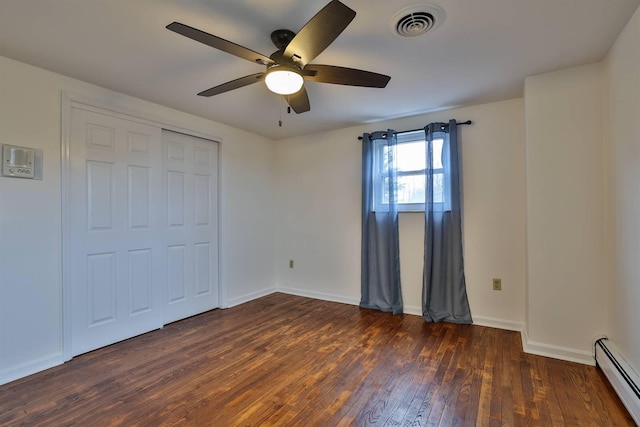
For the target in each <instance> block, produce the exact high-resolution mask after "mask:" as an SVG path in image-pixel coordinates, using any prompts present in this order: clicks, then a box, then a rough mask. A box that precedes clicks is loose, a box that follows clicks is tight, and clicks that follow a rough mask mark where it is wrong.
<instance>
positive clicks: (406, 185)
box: [382, 173, 444, 205]
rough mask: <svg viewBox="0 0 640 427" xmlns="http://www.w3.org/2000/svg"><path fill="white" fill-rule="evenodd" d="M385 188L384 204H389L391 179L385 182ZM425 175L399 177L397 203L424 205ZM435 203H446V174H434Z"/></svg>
mask: <svg viewBox="0 0 640 427" xmlns="http://www.w3.org/2000/svg"><path fill="white" fill-rule="evenodd" d="M383 182H384V188H383V194H382V203H383V204H385V205H386V204H388V203H389V179H388V178H385V179H384V180H383ZM425 192H426V189H425V179H424V175H405V176H399V177H398V186H397V193H396V197H397V200H396V203H398V204H403V203H424V197H425ZM433 203H444V174H442V173H434V174H433Z"/></svg>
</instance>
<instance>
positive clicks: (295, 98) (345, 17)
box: [167, 0, 391, 114]
mask: <svg viewBox="0 0 640 427" xmlns="http://www.w3.org/2000/svg"><path fill="white" fill-rule="evenodd" d="M355 16H356V12H355V11H354V10H352V9H350V8H349V7H347V6H345V5H344V4H343V3H341V2H340V1H338V0H332V1H331V2H329V4H327V5H326V6H325V7H324V8H322V10H320V12H318V13H317V14H316V15H315V16H314V17H313V18H311V20H310V21H309V22H307V23H306V24H305V25H304V27H302V29H301V30H300V31H299V32H298V34H295V33H294V32H293V31H290V30H276V31H274V32H273V33H271V41H272V42H273V44H274V45H275V46H276V47H277V48H278V50H277V51H275V52H274V53H273V54H271V56H269V57H267V56H264V55H262V54H260V53H258V52H255V51H253V50H251V49H248V48H246V47H244V46H240V45H238V44H235V43H233V42H230V41H228V40H225V39H222V38H220V37H217V36H214V35H212V34H209V33H205V32H204V31H201V30H198V29H196V28H193V27H190V26H188V25H185V24H181V23H179V22H173V23H171V24H169V25H167V29H169V30H171V31H174V32H176V33H178V34H181V35H183V36H185V37H188V38H190V39H193V40H195V41H198V42H200V43H204V44H206V45H208V46H211V47H213V48H215V49H219V50H221V51H223V52H227V53H229V54H231V55H235V56H237V57H240V58H242V59H246V60H247V61H251V62H253V63H257V64H261V65H264V66H266V67H267V69H266V71H264V72H261V73H255V74H250V75H248V76H244V77H240V78H239V79H235V80H232V81H230V82H227V83H223V84H221V85H218V86H215V87H212V88H211V89H207V90H205V91H202V92H200V93H199V94H198V95H200V96H213V95H218V94H220V93H224V92H228V91H230V90H233V89H238V88H241V87H244V86H247V85H250V84H253V83H257V82H259V81H262V80H264V81H265V83H266V85H267V87H268V88H269V90H271V91H272V92H275V93H277V94H280V95H286V99H287V102H288V103H289V105H290V106H291V108H292V109H293V110H294V111H295V112H296V113H298V114H299V113H304V112H305V111H309V110H310V109H311V107H310V105H309V96H308V94H307V91H306V89H305V87H304V84H303V82H304V80H308V81H312V82H319V83H334V84H340V85H347V86H364V87H374V88H384V87H385V86H387V83H389V80H390V79H391V77H389V76H385V75H383V74H378V73H374V72H371V71H364V70H358V69H354V68H345V67H337V66H333V65H320V64H310V62H311V61H313V60H314V59H315V58H316V57H317V56H318V55H319V54H320V53H321V52H322V51H324V50H325V49H326V48H327V47H328V46H329V45H330V44H331V43H332V42H333V41H334V40H335V39H336V38H337V37H338V36H339V35H340V33H342V31H344V29H345V28H346V27H347V26H348V25H349V23H350V22H351V21H352V20H353V18H354V17H355Z"/></svg>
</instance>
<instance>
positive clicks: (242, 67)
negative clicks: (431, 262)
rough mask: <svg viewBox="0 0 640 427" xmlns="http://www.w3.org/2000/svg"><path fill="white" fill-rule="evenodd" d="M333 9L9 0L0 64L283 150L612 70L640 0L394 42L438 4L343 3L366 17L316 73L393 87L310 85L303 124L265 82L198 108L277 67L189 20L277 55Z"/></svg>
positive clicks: (539, 9) (457, 18) (600, 2)
mask: <svg viewBox="0 0 640 427" xmlns="http://www.w3.org/2000/svg"><path fill="white" fill-rule="evenodd" d="M327 2H328V0H304V1H303V0H269V1H267V0H55V1H52V0H1V3H0V55H2V56H6V57H9V58H13V59H17V60H19V61H23V62H26V63H29V64H33V65H36V66H38V67H42V68H45V69H48V70H52V71H55V72H58V73H61V74H64V75H68V76H71V77H74V78H77V79H80V80H84V81H87V82H90V83H94V84H97V85H100V86H103V87H106V88H109V89H113V90H116V91H119V92H123V93H127V94H130V95H133V96H136V97H139V98H142V99H146V100H149V101H152V102H155V103H158V104H162V105H166V106H169V107H173V108H176V109H178V110H182V111H186V112H189V113H192V114H196V115H199V116H203V117H207V118H210V119H213V120H216V121H219V122H223V123H227V124H229V125H232V126H235V127H238V128H241V129H246V130H249V131H252V132H255V133H258V134H262V135H265V136H268V137H271V138H274V139H280V138H284V137H289V136H295V135H301V134H307V133H313V132H317V131H321V130H327V129H335V128H341V127H345V126H351V125H355V124H359V123H364V122H373V121H378V120H382V119H388V118H395V117H404V116H409V115H415V114H420V113H424V112H428V111H433V110H437V109H443V108H450V107H456V106H463V105H473V104H479V103H485V102H492V101H498V100H504V99H509V98H515V97H519V96H521V95H522V89H523V83H524V78H525V77H526V76H530V75H535V74H539V73H543V72H547V71H552V70H557V69H562V68H566V67H569V66H574V65H580V64H585V63H590V62H594V61H599V60H601V59H602V58H603V57H604V55H605V54H606V52H607V50H608V49H609V48H610V46H611V44H612V43H613V42H614V41H615V39H616V37H617V36H618V34H619V33H620V31H621V30H622V28H623V27H624V25H625V24H626V23H627V21H628V20H629V18H630V17H631V15H632V14H633V12H634V10H635V9H636V8H637V7H638V4H639V3H640V0H482V1H481V0H431V1H430V2H431V3H434V4H437V5H439V6H441V7H442V8H443V9H444V11H445V13H446V19H445V20H444V22H443V23H442V24H441V25H440V26H439V27H438V28H436V29H435V30H434V31H432V32H429V33H427V34H425V35H423V36H420V37H414V38H403V37H400V36H397V35H395V34H394V33H393V32H392V31H391V29H390V26H389V19H390V18H391V17H392V16H393V15H394V13H395V12H397V11H398V10H400V9H402V8H404V7H406V6H411V5H414V4H420V3H427V1H425V0H387V1H375V2H374V1H372V0H343V3H345V4H346V5H347V6H349V7H350V8H352V9H354V10H355V11H356V12H357V15H356V17H355V19H354V20H353V22H351V24H350V25H349V26H348V27H347V29H346V30H345V31H344V32H343V33H342V34H341V35H340V36H339V37H338V39H336V41H335V42H334V43H333V44H332V45H330V46H329V47H328V48H327V49H326V50H325V51H324V52H323V53H322V54H320V56H318V57H317V58H316V59H315V60H314V61H313V63H317V64H330V65H340V66H346V67H351V68H361V69H365V70H370V71H375V72H378V73H382V74H387V75H390V76H391V81H390V83H389V85H388V86H387V87H386V88H385V89H371V88H361V87H345V86H338V85H330V84H322V83H314V82H307V83H306V87H307V91H308V93H309V98H310V101H311V111H309V112H306V113H303V114H299V115H296V114H295V113H293V112H292V113H291V115H287V114H286V111H285V105H286V103H284V102H283V103H282V108H281V107H280V104H281V100H280V97H278V96H277V95H274V94H272V93H270V92H269V91H268V90H267V89H266V87H265V86H264V85H263V84H262V83H258V84H254V85H251V86H247V87H244V88H241V89H237V90H234V91H231V92H227V93H224V94H221V95H217V96H214V97H211V98H203V97H199V96H196V94H197V93H198V92H200V91H202V90H204V89H208V88H210V87H212V86H215V85H218V84H220V83H224V82H226V81H229V80H233V79H235V78H238V77H241V76H245V75H248V74H253V73H257V72H261V71H263V70H264V67H262V66H260V65H257V64H251V63H249V62H248V61H245V60H242V59H240V58H237V57H235V56H231V55H229V54H227V53H224V52H220V51H217V50H215V49H213V48H210V47H208V46H205V45H203V44H200V43H197V42H195V41H193V40H190V39H188V38H186V37H183V36H180V35H178V34H175V33H173V32H171V31H169V30H167V29H165V26H166V25H167V24H169V23H171V22H173V21H178V22H181V23H184V24H187V25H190V26H192V27H196V28H199V29H201V30H203V31H206V32H209V33H212V34H215V35H217V36H219V37H222V38H224V39H227V40H230V41H233V42H235V43H238V44H241V45H243V46H246V47H248V48H250V49H252V50H255V51H258V52H260V53H263V54H265V55H266V56H269V55H270V54H271V53H272V52H273V51H275V50H276V49H275V47H274V46H273V45H272V44H271V41H270V38H269V35H270V34H271V32H272V31H273V30H275V29H278V28H287V29H290V30H292V31H295V32H297V31H298V30H299V29H300V28H301V27H302V26H303V25H304V24H305V23H306V22H307V21H308V20H309V19H311V17H312V16H313V15H314V14H315V13H317V12H318V11H319V10H320V9H321V8H322V7H323V6H324V5H325V4H326V3H327ZM0 76H1V72H0ZM281 114H282V116H283V122H284V124H283V127H279V126H278V120H279V118H280V115H281Z"/></svg>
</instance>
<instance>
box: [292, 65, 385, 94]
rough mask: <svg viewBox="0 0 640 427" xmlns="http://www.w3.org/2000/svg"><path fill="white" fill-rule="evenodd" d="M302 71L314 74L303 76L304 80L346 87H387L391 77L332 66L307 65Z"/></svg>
mask: <svg viewBox="0 0 640 427" xmlns="http://www.w3.org/2000/svg"><path fill="white" fill-rule="evenodd" d="M304 71H311V72H315V74H313V73H309V74H305V75H304V78H305V80H310V81H312V82H320V83H333V84H338V85H347V86H364V87H378V88H383V87H386V86H387V83H389V80H391V77H389V76H385V75H384V74H378V73H374V72H371V71H364V70H357V69H355V68H345V67H336V66H333V65H318V64H309V65H307V66H306V67H305V68H304Z"/></svg>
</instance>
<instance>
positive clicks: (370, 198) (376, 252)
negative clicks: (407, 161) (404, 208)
mask: <svg viewBox="0 0 640 427" xmlns="http://www.w3.org/2000/svg"><path fill="white" fill-rule="evenodd" d="M375 144H385V145H387V148H386V149H385V150H384V151H383V152H384V155H383V158H382V159H375V158H374V157H375V156H374V145H375ZM396 145H397V139H396V134H395V131H393V130H391V129H390V130H388V131H387V132H374V133H372V134H368V133H365V134H364V135H363V136H362V270H361V288H362V299H361V301H360V307H363V308H373V309H377V310H382V311H390V312H392V313H393V314H401V313H402V292H401V288H400V243H399V232H398V207H397V204H396V188H395V187H396V182H397V177H396V166H395V152H396ZM374 161H380V162H382V163H383V164H385V165H386V166H387V167H386V168H385V169H386V172H385V173H384V174H383V175H382V176H374V173H373V172H374V163H373V162H374ZM374 180H380V183H381V184H382V185H384V193H385V194H386V195H385V199H388V203H377V204H376V195H375V194H374V185H373V182H374ZM377 196H378V198H380V196H381V195H380V194H378V195H377ZM385 201H386V200H385Z"/></svg>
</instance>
